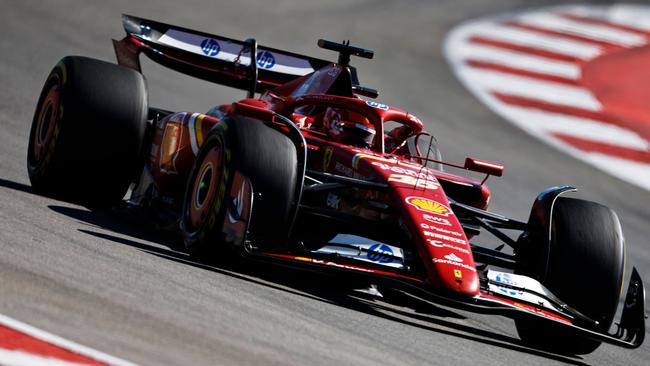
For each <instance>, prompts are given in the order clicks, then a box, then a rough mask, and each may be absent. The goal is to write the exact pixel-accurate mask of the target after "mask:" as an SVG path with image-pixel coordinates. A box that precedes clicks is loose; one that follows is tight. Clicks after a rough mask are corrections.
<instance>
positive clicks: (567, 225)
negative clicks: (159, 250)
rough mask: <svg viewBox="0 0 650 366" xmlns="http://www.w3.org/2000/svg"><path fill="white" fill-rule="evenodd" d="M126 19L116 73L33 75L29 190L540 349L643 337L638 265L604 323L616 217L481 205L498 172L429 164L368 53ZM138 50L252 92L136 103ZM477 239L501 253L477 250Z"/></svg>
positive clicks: (553, 199) (615, 270) (557, 200)
mask: <svg viewBox="0 0 650 366" xmlns="http://www.w3.org/2000/svg"><path fill="white" fill-rule="evenodd" d="M123 24H124V29H125V31H126V36H125V37H124V38H123V39H122V40H119V41H117V40H114V41H113V45H114V49H115V53H116V56H117V64H113V63H108V62H104V61H100V60H96V59H91V58H86V57H79V56H69V57H65V58H63V59H62V60H61V61H60V62H59V63H58V64H57V65H56V66H55V67H54V69H53V70H52V71H51V73H50V74H49V76H48V77H47V80H46V81H45V85H44V87H43V90H42V92H41V95H40V98H39V100H38V104H37V106H36V111H35V115H34V119H33V123H32V127H31V134H30V138H29V149H28V161H27V167H28V172H29V178H30V181H31V184H32V187H33V189H34V190H35V192H38V193H41V194H46V195H51V196H56V197H61V198H64V199H68V200H71V201H74V202H78V203H81V204H84V205H88V206H91V207H102V206H104V207H106V206H109V207H115V206H116V205H122V206H126V207H129V208H130V209H132V210H134V211H137V212H139V213H142V214H144V215H147V216H149V218H150V219H151V220H152V221H154V222H155V223H156V225H158V226H159V227H164V228H167V229H169V230H173V231H176V232H178V233H180V234H181V235H182V237H183V238H184V243H185V247H186V248H187V251H188V252H189V253H190V254H191V255H193V256H196V257H197V258H201V259H202V260H203V259H210V258H213V259H214V258H216V257H220V258H225V257H227V256H228V255H232V254H233V253H236V254H237V255H242V256H244V257H247V258H251V259H257V260H266V261H271V262H277V263H280V264H283V265H289V266H294V267H299V268H307V269H310V270H315V271H322V272H329V273H333V274H335V275H336V276H338V275H340V276H342V278H350V279H354V280H355V281H367V283H369V284H377V285H379V286H380V288H392V289H398V292H397V293H403V294H405V295H406V294H408V295H409V296H417V297H420V298H422V299H425V300H427V301H431V302H433V303H438V304H443V305H448V306H451V307H453V308H459V309H465V310H470V311H475V312H480V313H492V314H499V315H504V316H508V317H511V318H513V319H514V321H515V325H516V328H517V330H518V333H519V335H520V337H521V338H522V340H524V341H525V342H526V343H528V344H530V345H532V346H535V347H540V348H543V349H547V350H551V351H554V352H560V353H570V354H586V353H590V352H592V351H594V350H595V349H596V348H597V347H599V345H601V343H603V342H604V343H609V344H613V345H616V346H621V347H626V348H636V347H639V346H640V345H641V344H642V342H643V339H644V336H645V292H644V286H643V283H642V280H641V277H640V276H639V274H638V273H637V271H636V269H633V270H632V271H631V278H630V280H629V285H628V289H627V292H626V294H625V299H624V302H623V304H624V306H623V310H622V313H621V315H620V319H619V320H618V321H617V322H616V323H615V325H614V326H612V324H613V322H614V317H615V316H616V313H617V308H618V304H619V299H620V297H621V295H622V293H621V292H622V287H623V275H624V272H625V263H626V261H625V242H624V238H623V233H622V231H621V225H620V222H619V219H618V217H617V215H616V214H615V213H614V212H613V211H612V210H611V209H609V208H607V207H605V206H603V205H600V204H598V203H594V202H590V201H585V200H581V199H576V198H570V197H567V193H570V192H572V191H575V188H573V187H571V186H556V187H552V188H549V189H547V190H545V191H543V192H541V193H540V194H539V195H538V196H537V197H536V198H535V199H534V202H533V204H532V208H531V211H530V216H529V217H528V219H527V220H526V221H519V220H515V219H511V218H507V217H504V216H502V215H499V214H496V213H492V212H489V211H488V210H487V209H488V204H489V202H490V190H489V189H488V187H487V185H486V180H487V177H488V176H490V175H492V176H501V174H502V173H503V170H504V168H503V166H502V165H500V164H497V163H493V162H489V161H485V160H481V159H476V158H471V157H468V158H467V159H466V160H465V162H464V164H462V165H461V164H453V163H450V162H445V161H443V160H442V158H441V155H440V152H439V151H438V149H437V148H436V140H435V138H434V137H433V135H431V134H430V133H428V132H426V131H425V129H424V124H423V123H422V121H421V120H420V119H419V118H418V117H416V116H414V115H413V114H410V113H408V112H405V111H403V110H401V109H398V108H395V107H393V106H389V105H386V104H383V103H381V102H378V101H376V100H375V99H376V98H377V96H378V92H377V91H376V90H374V89H372V88H369V87H366V86H363V85H361V84H360V82H359V79H358V76H357V71H356V68H355V67H353V66H351V65H350V59H351V57H352V56H354V57H361V58H372V57H373V55H374V53H373V51H371V50H367V49H363V48H360V47H355V46H351V45H350V44H349V42H343V43H336V42H331V41H326V40H319V41H318V46H319V47H321V48H324V49H327V50H331V51H334V52H337V53H338V59H337V61H336V62H330V61H326V60H322V59H318V58H314V57H308V56H304V55H300V54H296V53H291V52H288V51H284V50H279V49H273V48H269V47H264V46H258V45H257V42H256V41H255V40H254V39H248V40H245V41H239V40H235V39H231V38H227V37H223V36H217V35H213V34H208V33H203V32H198V31H194V30H191V29H186V28H182V27H177V26H172V25H168V24H163V23H160V22H156V21H152V20H147V19H142V18H137V17H133V16H127V15H125V16H124V17H123ZM140 54H144V55H146V56H148V57H149V58H150V59H151V60H153V61H155V62H157V63H159V64H161V65H163V66H165V67H168V68H170V69H172V70H175V71H178V72H181V73H184V74H187V75H190V76H194V77H197V78H200V79H203V80H207V81H210V82H214V83H217V84H221V85H225V86H228V87H232V88H238V89H242V90H244V91H246V93H247V97H246V98H245V99H242V100H239V101H236V102H234V103H227V104H222V105H218V106H216V107H214V108H212V109H210V110H209V111H208V112H207V113H201V112H189V111H181V112H172V111H168V110H165V109H161V108H153V107H150V106H149V105H148V97H147V84H146V82H145V78H144V77H143V75H142V73H141V64H140V60H139V56H140ZM448 167H451V169H456V170H455V171H456V172H462V173H463V174H461V175H459V174H455V173H451V172H449V171H448V170H449V169H450V168H448ZM467 171H473V172H475V173H473V174H472V175H473V177H471V176H468V174H465V173H466V172H467ZM477 174H481V176H480V177H482V174H485V179H476V176H477ZM481 233H489V234H491V235H490V238H492V239H491V240H493V241H496V243H492V244H491V245H477V244H474V241H475V239H476V238H477V237H479V235H480V234H481ZM506 247H509V248H511V249H510V250H504V248H506ZM611 328H613V329H611Z"/></svg>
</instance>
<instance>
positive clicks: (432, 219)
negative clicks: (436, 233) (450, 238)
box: [422, 214, 452, 226]
mask: <svg viewBox="0 0 650 366" xmlns="http://www.w3.org/2000/svg"><path fill="white" fill-rule="evenodd" d="M422 218H423V219H425V220H427V221H429V222H433V223H435V224H437V225H444V226H452V225H451V222H449V220H447V219H445V218H442V217H437V216H431V215H428V214H423V215H422Z"/></svg>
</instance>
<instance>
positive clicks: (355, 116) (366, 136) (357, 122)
mask: <svg viewBox="0 0 650 366" xmlns="http://www.w3.org/2000/svg"><path fill="white" fill-rule="evenodd" d="M323 132H325V133H326V134H327V135H328V136H329V137H330V138H331V139H332V140H333V141H335V142H338V143H341V144H348V145H353V146H356V147H362V148H365V149H369V148H370V147H372V144H373V141H374V139H375V133H376V132H375V128H374V126H373V125H372V123H370V121H369V120H368V118H366V117H364V116H363V115H361V114H359V113H357V112H352V111H349V110H345V109H339V108H332V107H328V108H327V110H326V111H325V115H324V117H323Z"/></svg>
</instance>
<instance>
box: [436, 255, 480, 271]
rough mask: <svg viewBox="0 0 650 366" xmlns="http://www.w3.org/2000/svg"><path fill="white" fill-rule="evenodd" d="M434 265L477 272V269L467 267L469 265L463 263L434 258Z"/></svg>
mask: <svg viewBox="0 0 650 366" xmlns="http://www.w3.org/2000/svg"><path fill="white" fill-rule="evenodd" d="M433 264H449V265H452V266H456V267H460V268H464V269H466V270H468V271H472V272H476V268H474V267H472V266H470V265H467V264H465V263H461V262H456V261H452V260H449V259H442V258H433Z"/></svg>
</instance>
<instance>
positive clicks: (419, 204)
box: [406, 197, 451, 216]
mask: <svg viewBox="0 0 650 366" xmlns="http://www.w3.org/2000/svg"><path fill="white" fill-rule="evenodd" d="M406 203H408V204H409V205H411V206H413V207H415V208H416V209H418V210H420V211H425V212H430V213H433V214H436V215H441V216H448V215H449V213H450V212H451V210H450V209H449V208H447V207H446V206H445V205H443V204H440V203H438V202H436V201H433V200H430V199H428V198H423V197H407V198H406Z"/></svg>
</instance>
